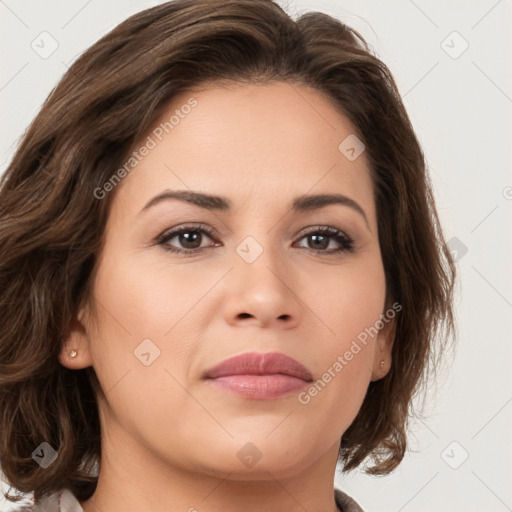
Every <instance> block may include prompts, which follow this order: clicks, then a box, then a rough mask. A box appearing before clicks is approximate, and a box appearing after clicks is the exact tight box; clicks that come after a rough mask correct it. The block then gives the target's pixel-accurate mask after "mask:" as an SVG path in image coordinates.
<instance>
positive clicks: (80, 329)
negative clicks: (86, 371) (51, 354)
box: [59, 308, 92, 370]
mask: <svg viewBox="0 0 512 512" xmlns="http://www.w3.org/2000/svg"><path fill="white" fill-rule="evenodd" d="M84 318H85V309H84V308H82V309H80V311H79V313H78V315H77V317H76V318H73V320H72V321H71V323H70V325H69V327H68V335H67V337H66V339H65V340H64V341H63V343H62V347H61V351H60V354H59V362H60V364H61V365H62V366H65V367H66V368H69V369H71V370H80V369H82V368H86V367H88V366H92V358H91V353H90V341H89V336H88V335H87V332H88V325H87V324H86V323H85V321H84ZM73 353H76V355H75V357H72V356H71V354H73Z"/></svg>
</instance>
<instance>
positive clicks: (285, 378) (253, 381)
mask: <svg viewBox="0 0 512 512" xmlns="http://www.w3.org/2000/svg"><path fill="white" fill-rule="evenodd" d="M203 378H204V379H205V380H206V382H207V383H208V384H210V385H213V386H214V387H216V388H217V389H220V390H222V391H226V392H229V393H231V394H235V395H238V396H241V397H244V398H250V399H256V400H258V399H259V400H267V399H272V398H279V397H283V396H286V395H289V394H291V393H294V392H297V391H300V390H301V389H303V388H304V387H306V386H307V385H309V384H310V383H311V382H313V377H312V374H311V372H310V371H309V370H308V369H307V368H306V367H305V366H304V365H302V364H301V363H299V362H298V361H296V360H295V359H292V358H291V357H288V356H286V355H285V354H282V353H279V352H272V353H263V354H261V353H257V352H249V353H245V354H241V355H238V356H235V357H232V358H229V359H227V360H225V361H223V362H222V363H220V364H218V365H216V366H214V367H213V368H210V369H209V370H207V371H206V372H205V373H204V374H203Z"/></svg>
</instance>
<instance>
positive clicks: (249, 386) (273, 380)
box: [207, 374, 310, 400]
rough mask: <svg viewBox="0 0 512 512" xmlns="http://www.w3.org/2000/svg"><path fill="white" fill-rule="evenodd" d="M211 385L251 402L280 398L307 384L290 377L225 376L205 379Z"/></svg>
mask: <svg viewBox="0 0 512 512" xmlns="http://www.w3.org/2000/svg"><path fill="white" fill-rule="evenodd" d="M207 382H209V383H210V384H211V385H213V386H215V387H218V388H220V389H222V390H224V391H227V392H229V393H233V394H235V395H238V396H242V397H245V398H252V399H253V400H268V399H272V398H280V397H282V396H286V395H289V394H290V393H294V392H297V391H300V390H301V389H304V387H305V386H307V385H309V384H310V383H309V382H306V381H305V380H302V379H299V378H298V377H292V376H290V375H282V374H274V375H226V376H224V377H217V378H216V379H207Z"/></svg>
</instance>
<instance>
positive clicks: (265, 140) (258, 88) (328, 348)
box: [61, 82, 393, 479]
mask: <svg viewBox="0 0 512 512" xmlns="http://www.w3.org/2000/svg"><path fill="white" fill-rule="evenodd" d="M190 98H193V100H190ZM184 105H192V106H191V107H190V108H188V107H184ZM176 110H178V113H176ZM173 115H175V118H174V119H173V121H171V123H172V126H171V125H170V124H168V125H166V128H167V130H166V129H162V125H161V124H160V123H165V122H169V120H170V119H171V116H173ZM177 120H178V121H177ZM170 126H171V128H170ZM159 127H160V129H159ZM167 132H168V133H167ZM354 132H355V130H354V128H353V127H352V126H351V125H350V123H349V122H348V120H347V119H346V118H345V117H344V116H343V115H342V114H340V113H339V112H338V111H337V110H336V109H335V107H334V105H333V104H332V103H331V102H330V101H329V100H328V99H327V98H325V97H324V96H322V95H321V94H320V93H319V92H318V91H316V90H314V89H310V88H307V87H305V86H299V85H294V86H293V87H292V86H291V85H289V84H286V83H281V82H277V83H272V84H270V83H268V84H265V85H250V86H248V85H244V86H234V85H233V86H230V87H229V88H228V87H220V86H214V85H212V86H211V87H209V88H204V89H201V90H200V89H196V90H194V91H191V92H188V93H187V94H183V95H181V96H179V97H177V98H174V100H173V102H172V105H170V106H169V108H168V109H167V110H166V111H165V112H164V114H163V115H162V118H161V119H160V120H159V121H158V123H157V125H155V127H153V129H152V131H151V132H148V134H147V137H150V139H151V140H152V142H150V141H149V139H148V138H147V137H145V138H144V139H143V140H141V141H140V144H139V146H138V147H142V146H144V145H145V146H146V147H147V148H148V151H144V150H140V151H139V155H141V154H142V153H144V154H145V156H142V157H141V158H140V161H138V163H137V164H136V166H135V167H134V168H133V170H132V171H131V172H130V173H129V174H128V175H127V176H126V177H125V178H124V179H123V181H122V183H121V184H119V185H117V187H118V188H117V189H116V190H115V191H114V192H110V193H115V196H114V199H113V202H112V207H111V210H110V215H109V219H108V224H107V227H106V238H105V245H104V247H103V249H102V253H101V255H100V257H99V259H98V263H97V269H96V270H97V271H96V273H95V276H94V283H93V295H94V299H93V301H92V302H91V304H89V305H88V306H86V307H84V308H83V309H82V310H81V312H80V315H79V317H78V320H79V324H77V325H78V326H79V327H76V328H74V329H73V332H72V334H71V335H70V338H69V340H68V343H67V344H66V347H65V350H63V352H62V354H61V363H62V364H63V365H65V366H67V367H70V368H83V367H87V366H90V365H92V366H93V367H94V370H95V372H96V374H97V376H98V379H99V381H100V383H101V387H102V390H103V391H104V393H105V398H101V399H100V402H99V404H100V416H101V422H102V428H103V429H104V432H107V434H110V437H109V439H114V438H115V437H116V436H117V437H116V438H118V439H119V438H123V439H124V440H125V441H126V442H127V443H132V444H133V445H134V446H135V445H136V446H138V447H139V449H143V450H144V451H145V452H146V453H147V454H150V455H151V456H152V457H154V458H155V459H158V460H159V461H163V462H164V463H165V464H168V465H172V466H175V467H181V468H184V469H187V470H193V471H203V472H205V473H211V474H217V473H218V472H221V473H223V474H225V473H226V472H231V473H232V478H239V479H244V478H249V476H248V475H250V478H252V479H254V478H265V477H266V475H267V477H268V474H267V473H266V472H267V471H270V472H272V474H273V475H274V476H276V477H277V476H286V475H291V474H293V473H294V472H297V471H300V470H303V469H305V468H307V467H309V466H310V465H311V464H312V463H313V462H314V461H315V460H317V459H318V458H319V457H320V456H321V455H322V454H326V453H327V452H329V451H331V452H332V453H334V454H335V456H336V455H337V449H338V446H339V442H340V439H341V437H342V435H343V433H344V431H345V430H346V429H347V428H348V427H349V425H350V424H351V422H352V421H353V419H354V418H355V416H356V414H357V412H358V410H359V408H360V407H361V404H362V402H363V399H364V396H365V394H366V391H367V388H368V385H369V383H370V381H371V380H376V379H378V378H381V377H383V376H384V375H385V374H386V373H387V371H388V369H389V366H390V364H391V361H390V351H391V344H392V338H393V336H392V334H393V333H392V330H391V326H392V325H393V322H392V321H391V322H388V323H385V326H384V328H381V330H380V331H379V332H378V334H376V335H368V332H369V331H368V330H370V332H374V331H371V328H374V326H375V325H376V323H377V324H379V322H378V321H379V319H381V318H382V316H381V315H382V314H385V293H386V287H385V277H384V269H383V265H382V257H381V252H380V248H379V242H378V231H377V218H376V210H375V204H374V197H373V191H372V181H371V177H370V171H369V168H368V162H367V160H366V156H365V153H364V152H363V153H361V154H360V156H359V157H357V158H355V159H354V158H347V156H346V155H350V156H352V157H353V156H354V155H353V152H352V153H351V152H350V151H349V152H348V153H347V151H346V148H345V151H344V152H342V151H341V150H340V149H339V146H340V143H341V142H342V141H344V140H345V139H346V138H347V137H348V136H351V135H352V136H353V134H354ZM157 134H158V135H157ZM160 139H161V140H160ZM350 140H351V139H349V141H350ZM150 146H151V147H150ZM343 147H345V146H343ZM356 149H357V148H356ZM176 191H184V192H186V193H189V194H190V193H191V192H194V193H197V194H206V195H208V196H219V197H221V198H223V199H222V200H220V199H216V200H210V201H206V200H204V199H203V203H202V206H201V205H198V204H193V203H192V202H189V201H187V200H184V199H183V198H182V199H180V198H177V197H167V198H165V197H160V198H159V199H155V198H158V197H159V196H161V195H162V194H163V193H165V192H167V193H169V192H176ZM312 195H338V196H339V197H341V196H343V197H344V198H343V197H342V198H341V199H340V200H339V201H340V202H332V201H331V202H329V201H328V202H324V203H322V202H321V201H317V202H314V201H310V202H309V203H308V202H306V201H305V200H304V199H302V201H300V200H299V201H296V199H297V198H301V197H302V196H312ZM196 197H197V196H196ZM347 198H348V199H347ZM338 199H339V198H338ZM294 201H295V203H294ZM207 203H208V204H207ZM180 230H181V232H180ZM92 313H94V315H93V314H92ZM380 326H381V327H382V322H381V323H380ZM365 329H366V331H365ZM365 332H366V339H365V335H364V334H363V333H365ZM363 339H365V341H364V342H363V341H362V340H363ZM354 342H355V343H354ZM71 346H73V347H77V346H78V347H79V356H78V357H77V358H74V359H70V358H69V356H68V355H67V354H68V352H69V350H70V349H71ZM356 347H357V348H356ZM249 352H252V353H259V354H264V353H270V352H272V353H276V352H277V353H282V354H284V355H286V356H288V357H290V358H293V359H294V360H295V361H297V362H299V363H300V364H302V365H303V366H304V367H306V369H307V370H308V371H309V373H310V375H311V378H312V379H310V380H309V381H306V380H301V379H298V378H293V377H290V376H288V377H283V375H281V380H279V379H280V378H277V377H276V376H275V375H274V376H273V377H271V376H268V375H267V377H264V376H261V375H260V376H259V377H256V376H254V375H252V376H251V377H247V376H245V377H240V376H238V377H236V378H231V380H229V378H227V379H226V378H225V379H224V381H223V380H222V379H205V378H204V375H205V372H207V370H209V369H210V368H212V367H214V366H216V365H218V364H219V363H221V362H222V361H224V360H226V359H228V358H230V357H232V356H237V355H241V354H245V353H249ZM381 360H384V361H385V364H384V367H381V365H380V361H381ZM242 373H243V372H242ZM269 373H270V372H269ZM264 379H266V380H264ZM253 386H256V387H253ZM265 386H268V387H265ZM237 390H238V391H237ZM315 390H316V391H315ZM114 434H115V436H114ZM112 442H113V441H112ZM248 443H251V444H248ZM141 447H142V448H141ZM246 455H249V456H255V457H256V459H258V460H257V463H256V464H255V465H254V466H253V467H249V465H247V464H245V463H241V461H242V462H243V461H244V460H247V459H245V458H244V457H245V456H246ZM260 457H261V458H260ZM256 459H254V460H256Z"/></svg>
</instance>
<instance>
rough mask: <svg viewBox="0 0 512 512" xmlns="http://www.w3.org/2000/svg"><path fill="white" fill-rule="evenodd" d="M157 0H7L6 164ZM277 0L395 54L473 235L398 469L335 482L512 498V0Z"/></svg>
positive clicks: (0, 87)
mask: <svg viewBox="0 0 512 512" xmlns="http://www.w3.org/2000/svg"><path fill="white" fill-rule="evenodd" d="M158 3H161V2H157V1H153V2H151V1H142V0H139V1H136V0H130V1H126V0H110V1H109V2H108V3H107V2H105V1H103V2H100V1H98V0H88V1H87V0H72V1H67V2H63V1H61V2H58V1H55V0H53V1H48V0H46V1H44V2H41V1H37V0H24V1H15V0H0V40H1V46H0V51H1V60H0V62H1V69H2V74H1V78H0V109H1V116H2V123H1V126H0V130H1V131H0V164H1V166H0V172H3V171H4V170H5V168H6V166H7V165H8V162H9V160H10V158H11V157H12V154H13V151H14V148H15V145H16V143H17V141H18V139H19V137H20V136H21V134H22V133H23V132H24V130H25V129H26V127H27V126H28V124H29V122H30V121H31V120H32V119H33V117H34V116H35V115H36V113H37V112H38V110H39V108H40V106H41V105H42V102H43V101H44V99H45V98H46V96H47V95H48V93H49V92H50V90H51V89H52V88H53V87H54V86H55V85H56V83H57V82H58V80H59V78H60V77H61V76H62V74H63V73H64V72H65V71H66V69H67V67H68V66H69V64H70V63H71V62H72V61H73V60H74V59H75V58H76V57H77V56H78V55H79V54H80V53H81V52H82V51H83V50H84V49H86V48H87V47H88V46H90V45H91V44H92V43H94V42H95V41H96V40H97V39H98V38H99V37H100V36H102V35H104V34H105V33H106V32H107V31H109V30H110V29H112V28H113V27H114V26H115V25H117V24H118V23H119V22H120V21H122V20H123V19H125V18H126V17H127V16H129V15H131V14H133V13H135V12H137V11H139V10H142V9H144V8H147V7H151V6H154V5H157V4H158ZM280 4H281V5H282V6H283V7H285V8H286V9H287V11H288V12H289V13H291V14H292V15H296V14H298V13H299V12H302V11H308V10H319V11H323V12H326V13H328V14H331V15H333V16H335V17H338V18H339V19H341V20H343V21H344V22H345V23H347V24H348V25H350V26H352V27H354V28H356V29H357V30H359V31H360V33H361V34H362V35H363V36H364V37H365V38H366V39H367V41H368V42H369V43H370V44H371V45H372V46H373V47H374V49H375V50H376V52H377V53H378V55H379V56H380V57H381V58H382V59H383V60H384V62H385V63H386V64H387V65H388V66H389V67H390V69H391V71H392V72H393V74H394V76H395V78H396V81H397V83H398V87H399V89H400V92H401V94H402V97H403V98H404V102H405V105H406V108H407V109H408V112H409V115H410V117H411V120H412V123H413V125H414V127H415V129H416V132H417V134H418V137H419V139H420V142H421V144H422V146H423V148H424V151H425V154H426V156H427V160H428V162H429V165H430V169H431V173H432V179H433V183H434V186H435V193H436V197H437V204H438V209H439V214H440V216H441V221H442V223H443V226H444V229H445V233H446V237H447V240H451V241H450V244H452V245H453V247H454V248H455V247H459V248H460V247H462V248H463V247H466V248H467V253H465V254H463V251H460V250H459V253H458V257H459V258H460V259H459V261H458V263H457V266H458V271H459V279H460V280H459V283H458V289H457V314H458V329H459V344H458V349H457V353H456V357H455V358H454V360H453V364H452V365H450V367H449V368H448V370H449V371H445V372H444V373H443V374H442V375H440V378H439V380H438V387H437V392H436V393H433V394H432V398H431V399H430V400H429V402H428V403H427V409H426V411H425V412H426V413H428V417H427V420H426V421H424V422H413V423H412V424H411V437H410V441H411V450H412V451H411V452H409V453H408V454H407V456H406V458H405V459H404V461H403V463H402V464H401V466H400V467H399V469H398V470H396V471H395V472H394V473H393V474H392V475H389V476H386V477H380V478H376V477H369V476H367V475H364V474H363V473H360V472H356V473H353V474H349V475H343V476H341V475H337V477H336V486H338V487H341V488H342V489H344V490H345V491H346V492H348V493H349V494H352V495H353V496H354V497H355V498H356V499H357V500H358V501H359V503H360V504H361V505H362V506H363V508H365V510H367V511H369V512H381V511H394V512H401V511H404V512H409V511H417V512H420V511H425V512H434V511H443V512H447V511H450V512H458V511H460V512H462V511H464V512H470V511H475V512H476V511H478V512H482V511H485V512H493V511H496V512H501V511H506V510H512V488H511V486H510V481H511V476H512V471H511V468H512V462H511V456H512V449H511V447H512V443H511V441H512V429H511V428H510V426H511V419H512V386H511V381H512V378H511V371H510V361H511V360H512V357H511V356H512V343H511V331H512V329H511V321H510V319H511V316H512V315H511V313H512V282H511V281H512V280H511V276H512V273H511V272H510V263H509V262H510V255H511V252H512V251H511V244H512V236H511V229H510V226H511V220H512V173H511V141H512V139H511V133H512V130H511V125H512V71H511V69H512V64H511V56H512V52H511V48H512V45H511V35H510V34H511V28H512V27H511V25H512V23H511V21H512V0H499V1H496V0H485V1H484V0H482V1H466V0H458V1H455V0H450V1H446V0H444V1H441V0H435V1H429V2H427V1H426V0H415V1H413V0H400V1H398V0H397V1H388V2H381V1H378V0H364V1H361V0H359V1H357V0H346V1H337V0H317V1H309V2H306V1H299V0H288V1H286V0H281V1H280ZM43 31H46V32H48V33H49V34H51V37H52V38H54V39H55V41H56V42H57V43H58V48H57V49H56V50H55V52H54V53H53V54H52V55H50V56H49V57H48V58H45V59H44V58H42V57H41V56H40V55H38V53H36V51H34V50H33V49H32V47H31V44H32V42H33V41H35V42H34V43H33V44H34V46H35V45H39V47H40V48H41V50H39V51H43V46H44V48H46V50H48V49H49V48H51V46H50V45H51V41H50V40H49V39H46V40H45V41H44V42H41V41H42V40H41V38H42V37H46V38H48V36H40V34H41V33H42V32H43ZM454 31H456V32H458V33H459V34H460V37H459V36H457V35H453V32H454ZM443 41H444V42H443ZM464 41H466V42H467V44H468V45H469V47H468V48H467V50H466V51H464V52H463V53H461V54H460V55H459V53H460V52H461V50H462V49H463V48H464V45H465V43H464ZM450 53H451V55H450ZM454 57H456V58H454ZM454 237H455V238H456V239H457V240H456V241H454ZM434 391H435V390H434ZM454 442H455V444H452V443H454ZM466 453H467V454H468V455H469V456H468V458H467V460H465V461H464V462H462V461H463V459H464V457H465V456H466ZM461 462H462V464H461ZM457 466H458V467H457ZM455 467H457V469H454V468H455ZM2 507H4V508H2ZM5 507H7V505H4V504H3V503H2V502H1V501H0V509H1V510H7V509H6V508H5Z"/></svg>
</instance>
